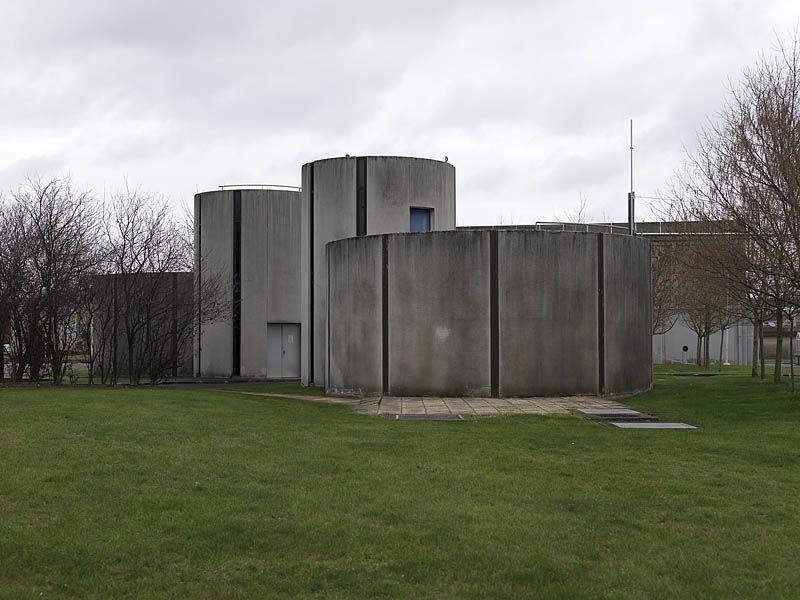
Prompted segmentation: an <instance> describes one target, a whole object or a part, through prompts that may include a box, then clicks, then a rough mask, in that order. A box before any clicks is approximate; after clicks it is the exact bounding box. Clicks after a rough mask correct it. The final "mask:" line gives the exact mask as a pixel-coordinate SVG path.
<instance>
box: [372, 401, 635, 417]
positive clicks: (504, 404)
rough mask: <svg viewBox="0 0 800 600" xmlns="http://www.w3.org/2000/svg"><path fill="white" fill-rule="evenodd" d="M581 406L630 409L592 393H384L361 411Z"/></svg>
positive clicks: (488, 412)
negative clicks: (555, 395) (501, 395)
mask: <svg viewBox="0 0 800 600" xmlns="http://www.w3.org/2000/svg"><path fill="white" fill-rule="evenodd" d="M579 408H595V409H600V408H627V407H626V406H623V405H622V404H620V403H619V402H615V401H614V400H607V399H604V398H594V397H591V396H573V397H567V398H427V397H426V398H422V397H398V396H383V397H381V398H380V399H378V400H377V402H373V403H372V404H370V405H369V406H363V405H359V407H358V411H359V412H365V413H373V414H379V415H448V414H449V415H458V414H461V415H471V416H474V417H479V416H496V415H549V414H564V413H570V412H572V411H574V410H577V409H579Z"/></svg>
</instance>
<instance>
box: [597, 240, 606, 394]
mask: <svg viewBox="0 0 800 600" xmlns="http://www.w3.org/2000/svg"><path fill="white" fill-rule="evenodd" d="M603 243H604V238H603V234H602V233H598V234H597V393H598V394H600V395H601V396H602V395H604V394H605V393H606V309H605V259H604V257H603Z"/></svg>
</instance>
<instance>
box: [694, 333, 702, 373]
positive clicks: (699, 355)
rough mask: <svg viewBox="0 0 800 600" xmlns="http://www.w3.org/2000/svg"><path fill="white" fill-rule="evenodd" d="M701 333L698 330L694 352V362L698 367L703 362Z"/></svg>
mask: <svg viewBox="0 0 800 600" xmlns="http://www.w3.org/2000/svg"><path fill="white" fill-rule="evenodd" d="M702 355H703V335H702V334H701V333H699V332H698V334H697V354H695V358H694V364H696V365H697V366H698V367H699V366H700V365H701V364H703V359H702Z"/></svg>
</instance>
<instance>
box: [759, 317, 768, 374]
mask: <svg viewBox="0 0 800 600" xmlns="http://www.w3.org/2000/svg"><path fill="white" fill-rule="evenodd" d="M758 360H759V362H760V365H759V366H760V368H761V373H760V375H761V379H764V378H765V377H766V376H767V365H766V359H765V358H764V321H759V322H758Z"/></svg>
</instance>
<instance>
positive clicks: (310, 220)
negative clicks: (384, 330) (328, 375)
mask: <svg viewBox="0 0 800 600" xmlns="http://www.w3.org/2000/svg"><path fill="white" fill-rule="evenodd" d="M306 327H308V385H312V384H313V383H314V163H313V162H312V163H311V167H310V172H309V174H308V323H306Z"/></svg>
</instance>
